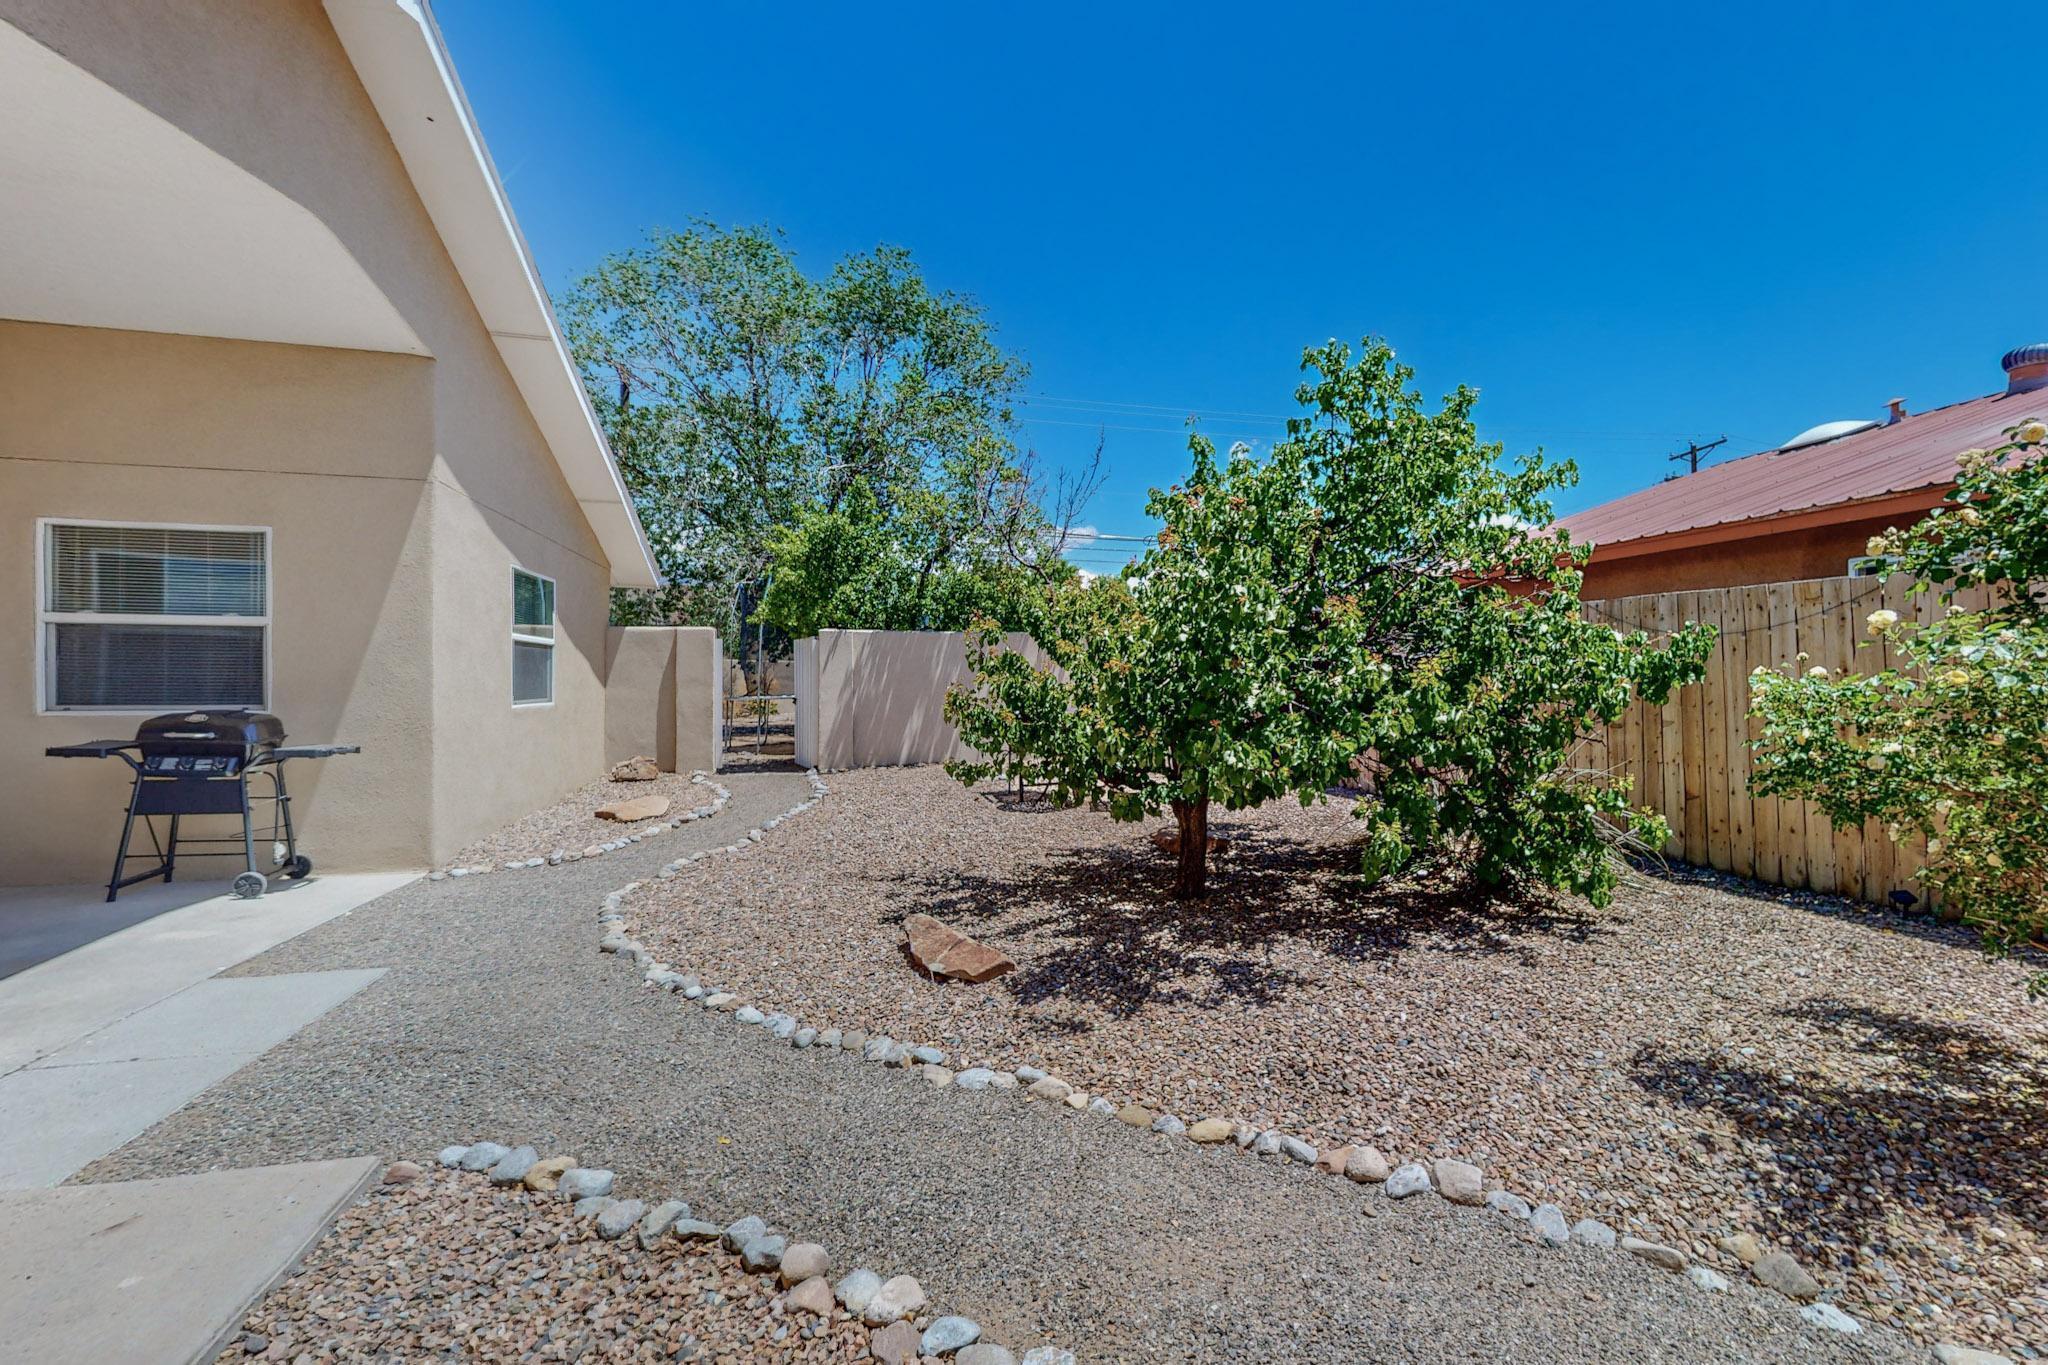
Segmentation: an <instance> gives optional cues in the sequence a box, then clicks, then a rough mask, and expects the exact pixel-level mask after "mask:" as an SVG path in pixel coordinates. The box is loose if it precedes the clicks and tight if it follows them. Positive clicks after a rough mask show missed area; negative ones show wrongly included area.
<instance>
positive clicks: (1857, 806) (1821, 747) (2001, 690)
mask: <svg viewBox="0 0 2048 1365" xmlns="http://www.w3.org/2000/svg"><path fill="white" fill-rule="evenodd" d="M2007 434H2008V435H2009V436H2010V437H2011V439H2010V440H2009V441H2008V442H2007V443H2006V444H2004V445H2001V446H1999V447H1997V448H1996V449H1994V450H1967V451H1964V452H1963V453H1962V455H1961V456H1959V457H1958V465H1959V477H1958V480H1957V483H1956V488H1955V491H1954V493H1953V494H1952V495H1951V496H1950V497H1949V499H1948V501H1947V503H1946V504H1945V505H1944V506H1942V507H1939V508H1936V509H1935V510H1934V511H1932V512H1930V513H1929V514H1928V515H1927V517H1926V518H1925V519H1924V520H1922V521H1921V522H1919V523H1918V524H1916V525H1914V526H1912V527H1911V528H1909V529H1907V530H1905V531H1900V530H1897V529H1893V530H1888V531H1886V532H1885V534H1884V535H1882V536H1878V537H1875V538H1873V539H1872V540H1871V542H1870V545H1869V551H1870V553H1871V554H1872V555H1873V556H1880V557H1883V559H1884V560H1885V561H1886V563H1887V565H1888V567H1887V568H1886V569H1885V570H1884V571H1885V572H1886V573H1888V574H1889V573H1904V574H1909V575H1911V576H1912V577H1913V578H1914V579H1915V580H1916V583H1915V588H1914V591H1916V592H1921V591H1926V592H1933V593H1935V594H1937V595H1938V596H1939V598H1940V600H1941V601H1942V602H1943V603H1944V604H1945V605H1947V607H1948V611H1947V613H1946V614H1945V615H1943V616H1941V617H1940V618H1938V619H1937V620H1935V621H1933V622H1932V623H1930V624H1927V625H1918V624H1915V623H1912V622H1907V621H1901V620H1900V619H1899V616H1898V614H1897V613H1896V612H1893V611H1875V612H1872V613H1871V614H1870V616H1869V618H1868V619H1867V621H1866V627H1867V629H1868V631H1869V633H1870V634H1871V636H1873V637H1875V638H1881V639H1884V640H1887V641H1889V642H1890V643H1891V645H1892V646H1893V648H1894V651H1895V653H1896V654H1897V655H1899V656H1901V657H1902V659H1903V662H1904V666H1903V667H1899V668H1891V669H1884V670H1880V671H1877V672H1873V673H1870V674H1858V673H1851V674H1848V675H1846V676H1830V675H1829V674H1828V672H1827V670H1825V669H1812V670H1809V671H1808V673H1807V674H1806V675H1805V676H1790V675H1787V674H1782V673H1778V672H1776V671H1773V670H1771V669H1767V668H1760V669H1758V670H1757V671H1756V673H1755V674H1754V675H1753V676H1752V677H1751V679H1750V687H1751V704H1752V707H1753V709H1754V710H1755V712H1756V713H1757V715H1758V716H1760V717H1761V718H1762V720H1763V728H1762V733H1761V735H1760V737H1759V738H1758V739H1757V741H1756V746H1755V748H1756V758H1755V764H1754V777H1753V783H1754V787H1755V790H1756V791H1757V792H1758V793H1760V794H1762V795H1766V796H1786V797H1796V798H1800V799H1804V800H1807V801H1811V802H1813V803H1814V804H1816V805H1817V806H1819V807H1820V808H1821V810H1823V811H1824V812H1826V814H1827V816H1828V818H1829V819H1830V820H1832V821H1834V822H1835V823H1836V824H1837V825H1860V824H1862V823H1863V822H1864V821H1865V820H1867V819H1871V818H1875V819H1877V820H1880V821H1882V822H1884V825H1885V828H1886V831H1887V833H1888V834H1890V836H1891V837H1892V838H1893V839H1895V840H1904V839H1906V838H1907V837H1908V836H1909V835H1911V834H1918V835H1922V836H1924V837H1925V838H1926V840H1927V857H1926V860H1925V865H1924V866H1923V867H1922V868H1921V869H1920V873H1919V879H1920V882H1921V884H1922V886H1923V887H1925V888H1926V889H1927V890H1928V891H1929V892H1932V893H1933V894H1935V895H1938V896H1940V897H1941V898H1942V899H1943V900H1944V901H1945V902H1946V903H1947V904H1949V905H1950V906H1952V907H1954V908H1955V909H1956V910H1957V911H1959V912H1960V913H1961V914H1962V915H1963V917H1964V918H1965V919H1966V920H1968V921H1969V922H1970V923H1972V924H1974V925H1976V926H1978V927H1979V928H1980V929H1981V930H1982V931H1983V933H1984V941H1985V944H1986V946H1987V947H1988V948H1990V949H1991V950H1992V951H1994V952H2009V951H2012V950H2014V949H2016V948H2018V947H2020V946H2021V945H2023V944H2026V943H2028V942H2030V941H2035V940H2038V939H2039V938H2040V937H2041V935H2042V934H2043V932H2044V930H2048V882H2044V870H2048V778H2044V776H2043V774H2044V772H2048V747H2044V739H2048V604H2044V600H2043V596H2042V592H2041V588H2040V585H2041V584H2042V583H2043V582H2044V580H2048V461H2042V460H2040V459H2038V458H2036V457H2037V456H2038V455H2039V453H2040V450H2039V447H2040V446H2041V444H2042V441H2043V438H2044V436H2048V430H2044V427H2043V424H2042V423H2041V422H2039V421H2033V420H2029V421H2027V422H2023V423H2020V424H2018V425H2017V426H2015V427H2013V428H2012V429H2011V430H2010V431H2009V432H2008V433H2007ZM1978 585H2004V586H2003V588H2002V592H2001V597H2000V599H1999V600H1998V601H1997V603H1996V605H1994V606H1993V607H1992V608H1991V609H1989V610H1986V611H1959V610H1956V609H1955V607H1954V598H1955V594H1956V593H1957V591H1958V590H1960V589H1962V588H1967V587H1973V586H1978ZM2030 989H2031V990H2032V991H2034V992H2035V993H2036V994H2040V993H2043V992H2044V991H2048V974H2038V975H2036V976H2035V977H2034V978H2032V980H2031V982H2030Z"/></svg>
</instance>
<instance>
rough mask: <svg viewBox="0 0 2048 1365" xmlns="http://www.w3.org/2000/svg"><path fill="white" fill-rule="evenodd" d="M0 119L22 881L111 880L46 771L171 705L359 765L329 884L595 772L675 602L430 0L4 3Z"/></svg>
mask: <svg viewBox="0 0 2048 1365" xmlns="http://www.w3.org/2000/svg"><path fill="white" fill-rule="evenodd" d="M0 128H4V130H5V133H4V135H0V319H4V320H0V641H4V642H5V645H6V650H5V652H6V655H7V657H8V659H9V662H8V663H7V664H6V666H5V667H4V668H0V772H4V777H5V780H4V781H0V883H36V882H54V881H73V880H75V881H91V880H96V879H103V878H104V877H105V875H106V872H107V867H108V862H109V858H110V856H111V852H112V840H113V838H114V834H115V831H116V829H117V827H118V824H119V818H120V810H121V807H122V805H123V803H124V802H125V800H126V794H127V789H128V773H127V770H126V768H125V767H124V766H122V765H120V764H117V763H111V762H106V763H95V762H87V761H78V760H59V759H46V758H44V757H43V756H42V755H43V751H44V749H45V748H46V747H48V746H50V745H53V744H66V743H74V742H78V741H82V740H85V739H89V738H97V737H101V736H108V737H120V736H125V735H129V734H132V733H133V731H134V728H135V726H136V724H137V721H138V718H139V717H141V716H145V715H148V714H152V713H156V712H162V711H166V710H172V709H186V708H193V707H201V706H210V707H222V706H248V707H254V708H259V709H265V710H270V711H275V712H277V713H278V714H279V715H280V716H281V717H282V718H283V720H284V722H285V724H286V727H287V728H288V730H289V732H290V736H291V738H292V740H294V741H296V742H303V743H323V742H331V741H345V742H350V743H355V744H359V745H360V746H362V753H361V754H360V755H359V756H356V757H353V758H342V759H335V760H332V761H329V762H326V763H324V764H317V765H316V764H305V765H301V768H302V771H300V772H299V773H298V775H297V776H296V777H295V780H294V785H295V791H296V794H297V795H298V797H299V800H298V802H297V810H298V814H299V817H300V820H301V823H302V825H303V827H304V829H305V831H306V834H307V837H308V843H309V847H310V849H311V850H312V851H313V852H314V853H315V855H316V857H318V858H319V859H320V860H321V861H322V864H323V865H324V866H328V867H334V866H341V867H408V866H420V865H425V864H430V863H434V862H437V861H440V860H442V859H444V858H445V857H446V856H447V855H449V854H450V853H452V852H453V851H454V850H455V849H456V848H458V847H459V846H460V845H461V844H462V843H464V842H466V841H468V840H470V839H472V838H474V837H476V836H477V835H479V834H481V833H484V832H486V831H488V830H490V829H492V828H494V827H496V826H498V825H500V824H502V823H503V822H505V821H507V820H510V819H512V818H514V817H516V816H518V815H520V814H522V813H524V812H527V811H530V810H532V809H534V808H536V807H538V806H541V805H544V804H546V803H548V802H550V801H552V800H554V799H556V798H557V797H558V796H560V794H561V793H562V792H563V791H564V790H566V789H567V788H569V787H572V786H574V785H576V784H578V783H581V782H584V781H587V780H589V779H591V778H594V777H596V776H598V775H599V773H600V772H601V765H602V764H603V762H604V760H605V753H606V736H605V726H606V716H605V700H606V698H605V673H606V670H607V630H606V622H607V612H608V594H609V592H610V590H611V589H612V588H613V587H615V586H641V587H644V586H651V585H653V584H655V583H656V582H657V581H658V580H657V574H656V570H655V567H654V564H653V562H652V559H651V557H650V555H649V553H648V547H647V545H646V542H645V540H644V537H643V535H642V532H641V529H640V526H639V523H638V521H637V520H636V518H635V516H634V513H633V511H632V508H631V505H630V503H629V501H628V499H627V496H626V491H625V488H624V486H623V485H622V483H621V481H620V477H619V473H618V470H617V468H616V466H615V465H614V463H613V461H612V458H611V455H610V453H609V451H608V450H607V448H606V445H605V441H604V438H603V435H602V434H601V432H600V429H599V427H598V425H597V423H596V421H595V419H594V417H593V414H592V411H591V408H590V406H589V404H588V402H587V401H586V399H585V396H584V393H583V390H582V387H581V385H580V384H579V382H578V380H577V376H576V374H575V371H574V369H573V367H572V366H571V363H570V360H569V356H568V353H567V350H566V348H565V347H564V344H563V340H562V336H561V332H560V330H559V328H558V327H557V325H556V321H555V318H554V315H553V313H552V311H551V309H550V307H549V304H548V300H547V296H546V294H545V293H544V291H543V289H542V287H541V283H540V279H539V276H538V274H537V272H536V270H535V268H534V263H533V260H532V258H531V256H530V255H529V253H528V251H527V249H526V246H525V243H524V241H523V240H522V238H521V236H520V233H519V228H518V226H517V224H516V223H515V222H514V221H513V217H512V213H511V209H510V207H509V205H508V203H507V201H506V198H505V192H504V186H503V185H502V183H501V182H500V180H499V177H498V175H497V174H496V172H495V171H494V170H493V168H492V165H491V160H490V157H489V154H488V153H487V152H486V151H485V149H484V145H483V142H482V140H481V138H480V136H479V134H478V131H477V126H476V121H475V119H474V117H473V116H472V114H471V111H470V109H469V107H468V105H467V103H466V102H465V100H464V98H463V94H462V89H461V86H460V85H459V84H458V83H457V80H456V77H455V72H454V69H453V67H452V66H451V65H450V62H449V57H448V52H447V49H446V47H445V46H444V45H443V42H442V40H441V36H440V34H439V32H438V31H437V29H436V27H435V23H434V19H433V16H432V14H431V13H430V12H429V10H428V8H427V6H426V4H425V3H424V0H326V3H324V4H323V3H321V2H320V0H179V2H178V3H176V4H166V3H164V0H92V2H91V3H78V0H0ZM663 666H664V665H663V664H662V662H661V661H660V660H659V659H654V660H653V661H652V662H651V664H650V665H649V667H650V668H651V669H652V670H653V671H654V673H656V674H658V673H659V670H660V669H661V668H662V667H663ZM216 875H218V874H216Z"/></svg>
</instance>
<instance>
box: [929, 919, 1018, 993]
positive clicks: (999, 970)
mask: <svg viewBox="0 0 2048 1365" xmlns="http://www.w3.org/2000/svg"><path fill="white" fill-rule="evenodd" d="M903 940H904V942H905V944H906V945H908V947H909V949H910V956H911V958H912V960H914V961H915V962H916V963H917V965H918V966H919V967H920V968H922V969H923V970H924V972H925V974H926V975H928V976H934V977H943V978H945V979H947V980H949V981H964V982H966V983H967V984H969V985H973V986H978V985H980V984H982V983H983V982H986V981H993V980H995V978H997V977H999V976H1001V975H1003V973H1005V972H1013V971H1015V970H1017V964H1016V963H1015V962H1014V961H1012V960H1011V959H1010V958H1009V957H1007V956H1005V955H1004V954H1002V953H999V952H997V951H996V950H995V949H994V948H991V947H989V946H988V945H987V944H985V943H979V942H976V941H975V940H974V939H971V938H969V937H968V936H967V935H965V934H963V933H961V932H960V931H959V930H958V929H955V928H953V927H952V926H951V925H949V924H946V923H944V922H942V921H940V920H936V919H933V918H932V917H931V916H930V915H924V914H917V915H912V916H910V917H909V918H908V919H906V920H904V921H903Z"/></svg>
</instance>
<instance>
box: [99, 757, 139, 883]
mask: <svg viewBox="0 0 2048 1365" xmlns="http://www.w3.org/2000/svg"><path fill="white" fill-rule="evenodd" d="M141 802H142V774H140V773H137V774H136V775H135V789H134V790H133V791H131V792H129V793H128V818H127V819H126V820H123V821H122V822H121V843H120V846H119V847H118V848H116V849H115V850H114V874H113V875H112V876H111V877H108V878H107V900H108V902H109V903H111V902H112V901H113V899H114V897H115V896H116V895H118V894H119V893H120V890H121V869H122V868H124V867H126V866H127V865H128V840H129V838H130V837H131V836H132V835H133V834H134V833H135V807H136V806H138V805H139V804H141Z"/></svg>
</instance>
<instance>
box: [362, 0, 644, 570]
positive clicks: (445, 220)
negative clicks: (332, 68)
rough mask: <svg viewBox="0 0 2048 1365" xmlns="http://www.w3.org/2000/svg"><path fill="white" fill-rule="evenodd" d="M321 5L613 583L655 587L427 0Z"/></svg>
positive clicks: (621, 489) (629, 508)
mask: <svg viewBox="0 0 2048 1365" xmlns="http://www.w3.org/2000/svg"><path fill="white" fill-rule="evenodd" d="M325 7H326V10H327V14H328V18H329V19H330V21H331V22H332V23H333V25H334V31H335V33H336V34H337V35H338V36H339V37H340V39H341V43H342V47H343V49H344V50H345V51H346V52H347V53H348V58H349V61H350V62H351V63H352V64H353V65H354V66H355V68H356V74H357V75H358V76H359V77H360V78H361V79H362V82H363V88H364V89H365V90H366V91H368V92H369V96H370V101H371V103H372V104H374V105H375V106H376V108H377V113H378V116H379V117H380V118H382V119H383V121H384V127H385V129H386V130H387V131H388V132H389V133H390V134H391V141H392V144H393V145H394V146H395V147H396V148H397V149H398V155H399V159H400V160H402V161H403V162H404V163H405V169H406V173H407V175H409V176H410V177H411V178H412V182H413V186H414V188H415V189H416V190H417V191H418V192H419V196H420V201H421V202H422V203H423V204H425V205H426V209H427V214H428V216H429V217H431V218H432V219H433V222H434V229H435V231H436V232H438V233H439V234H440V236H441V240H442V242H443V243H444V244H445V245H446V246H447V248H448V255H449V257H450V258H451V259H452V260H453V261H454V262H455V269H456V272H457V273H458V274H460V275H461V276H462V282H463V285H464V286H465V287H466V288H467V289H468V290H469V296H470V298H471V300H472V301H473V302H474V303H475V304H476V309H477V312H478V313H479V314H480V315H481V316H482V317H483V320H484V325H485V326H486V327H487V328H489V330H490V334H491V340H492V341H493V342H494V343H495V344H496V345H497V348H498V354H499V355H500V356H502V357H503V358H504V361H505V368H506V369H508V370H509V371H511V374H512V382H513V383H514V384H516V385H517V386H518V388H519V392H520V395H521V397H523V398H524V399H525V400H526V406H527V409H528V411H530V412H531V413H532V414H533V420H534V424H535V425H536V426H538V427H539V428H540V431H541V435H542V437H543V438H544V439H545V440H546V441H547V444H548V448H549V450H550V451H551V452H553V454H554V457H555V462H556V463H557V464H558V465H559V466H560V467H561V470H562V477H563V478H564V479H565V480H566V481H567V483H568V485H569V489H570V491H571V492H572V493H573V494H574V495H575V497H576V501H577V503H578V505H579V506H581V507H582V509H583V514H584V516H585V517H587V518H588V519H589V521H590V526H591V529H592V530H593V531H595V532H596V534H597V539H598V543H599V544H600V545H601V546H603V547H604V552H605V557H606V558H607V559H609V560H610V561H611V573H612V583H613V584H614V585H615V586H618V587H624V588H652V587H659V586H660V585H661V582H662V578H661V571H660V570H659V569H658V568H657V567H656V565H655V562H654V555H653V552H652V551H651V550H650V549H649V547H648V544H647V534H646V532H645V531H644V530H643V529H642V527H641V525H640V518H639V516H638V514H637V513H635V512H634V510H633V501H632V499H631V498H630V497H628V496H627V493H626V484H625V480H624V479H623V478H622V477H621V476H620V474H619V468H618V464H617V462H616V461H614V460H613V458H612V452H611V447H610V445H609V444H608V443H607V442H606V441H605V438H604V431H603V428H601V427H600V426H599V425H598V422H597V414H596V413H595V412H593V411H592V410H591V406H590V399H589V397H588V396H587V395H586V394H585V393H584V392H583V381H582V379H581V378H580V377H579V376H578V375H577V373H576V367H575V365H574V364H573V363H572V362H571V361H570V359H569V348H568V344H567V343H566V342H565V341H564V340H563V338H562V329H561V327H560V325H559V324H558V323H557V322H556V320H555V310H554V306H553V305H552V304H551V303H549V301H548V295H547V290H546V289H544V288H543V287H542V286H541V281H540V272H539V271H538V270H537V269H536V268H535V267H534V264H533V254H532V252H530V251H529V250H528V249H527V245H526V238H525V236H524V235H523V234H522V233H521V232H520V231H519V222H518V220H517V219H515V218H514V217H513V216H512V205H511V202H510V201H509V200H508V199H507V198H506V197H505V186H504V184H503V182H501V181H500V180H499V178H498V171H497V168H496V167H495V166H493V165H492V164H491V154H490V151H489V150H488V149H487V148H486V147H485V146H484V140H483V134H482V133H481V132H480V131H479V130H478V129H477V125H476V116H475V115H474V114H473V113H472V112H471V110H470V107H469V101H468V99H467V98H466V97H465V96H464V95H463V93H462V83H461V82H460V81H459V80H458V79H456V75H455V64H454V62H453V60H452V59H450V57H449V55H448V47H447V44H446V43H445V42H444V41H443V40H442V38H441V31H440V28H439V26H438V25H436V24H435V22H434V15H433V11H432V9H431V8H429V6H428V4H427V0H325Z"/></svg>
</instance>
